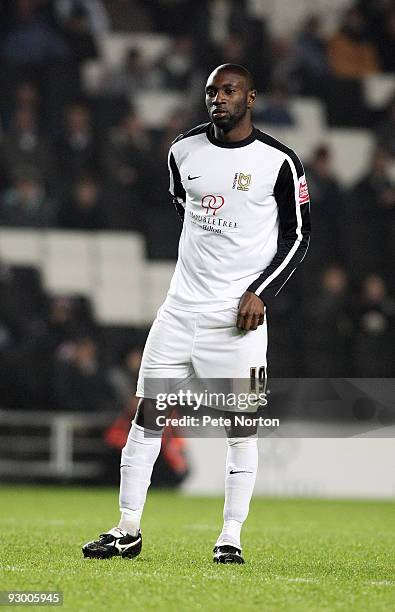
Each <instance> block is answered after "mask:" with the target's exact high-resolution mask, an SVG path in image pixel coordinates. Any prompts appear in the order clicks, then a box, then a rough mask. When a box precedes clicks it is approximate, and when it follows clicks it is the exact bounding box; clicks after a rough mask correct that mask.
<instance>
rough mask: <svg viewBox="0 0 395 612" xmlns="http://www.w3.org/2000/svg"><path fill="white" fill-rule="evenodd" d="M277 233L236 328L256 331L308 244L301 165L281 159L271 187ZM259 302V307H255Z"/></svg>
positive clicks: (307, 205)
mask: <svg viewBox="0 0 395 612" xmlns="http://www.w3.org/2000/svg"><path fill="white" fill-rule="evenodd" d="M274 196H275V198H276V202H277V206H278V215H279V223H280V234H279V240H278V244H277V252H276V254H275V255H274V257H273V259H272V261H271V262H270V264H269V265H268V266H267V267H266V268H265V270H263V272H262V274H260V275H259V277H258V278H257V279H256V280H255V281H254V282H253V283H251V285H250V286H249V287H248V289H247V291H246V292H245V293H244V295H243V296H242V298H241V300H240V305H239V316H238V319H237V327H239V329H246V330H248V329H256V327H257V326H258V325H261V323H263V316H262V313H263V312H264V306H265V305H267V304H269V305H270V303H271V301H272V300H273V298H274V297H275V296H276V295H277V294H278V293H279V292H280V291H281V289H282V288H283V287H284V285H285V283H286V282H287V280H288V279H289V278H290V277H291V276H292V274H293V273H294V272H295V270H296V268H297V266H298V265H299V264H300V263H301V261H302V260H303V258H304V256H305V255H306V252H307V249H308V246H309V241H310V232H311V226H310V202H309V194H308V189H307V184H306V178H305V175H304V170H303V166H302V163H301V162H300V160H299V159H298V157H297V156H296V155H295V156H293V157H292V158H291V157H290V158H287V159H286V160H284V162H283V164H282V166H281V168H280V170H279V173H278V176H277V180H276V184H275V186H274ZM259 301H260V302H261V305H260V304H259Z"/></svg>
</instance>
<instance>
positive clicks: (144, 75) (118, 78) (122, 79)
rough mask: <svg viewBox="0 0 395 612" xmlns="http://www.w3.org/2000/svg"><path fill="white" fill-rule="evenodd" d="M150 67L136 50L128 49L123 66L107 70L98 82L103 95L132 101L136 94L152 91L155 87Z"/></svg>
mask: <svg viewBox="0 0 395 612" xmlns="http://www.w3.org/2000/svg"><path fill="white" fill-rule="evenodd" d="M155 84H156V83H155V79H154V77H153V74H152V67H151V66H150V64H149V62H148V61H147V60H146V59H145V58H144V57H143V55H142V53H141V51H140V50H139V49H137V48H132V49H129V50H128V52H127V54H126V57H125V59H124V63H123V65H121V66H120V67H119V68H116V67H111V68H110V69H108V70H107V71H106V72H105V73H104V75H103V77H102V80H101V82H100V85H99V89H100V92H101V93H103V94H104V95H109V96H125V97H127V98H128V99H130V98H131V99H133V98H134V97H135V96H136V94H137V93H139V92H142V91H145V90H147V89H152V87H153V86H154V85H155Z"/></svg>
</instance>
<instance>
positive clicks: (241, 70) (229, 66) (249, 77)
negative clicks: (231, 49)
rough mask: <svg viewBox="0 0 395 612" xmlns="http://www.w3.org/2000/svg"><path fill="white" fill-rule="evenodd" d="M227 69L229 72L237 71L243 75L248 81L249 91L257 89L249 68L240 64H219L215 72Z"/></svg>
mask: <svg viewBox="0 0 395 612" xmlns="http://www.w3.org/2000/svg"><path fill="white" fill-rule="evenodd" d="M225 70H226V71H228V72H235V73H236V74H238V75H240V76H241V77H243V78H244V79H245V81H246V84H247V88H248V91H252V90H255V85H254V79H253V77H252V74H251V72H250V71H249V70H247V68H245V67H244V66H241V65H240V64H221V65H220V66H217V68H215V69H214V71H213V72H220V71H221V72H222V71H225Z"/></svg>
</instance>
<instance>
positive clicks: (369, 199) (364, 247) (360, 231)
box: [347, 147, 395, 278]
mask: <svg viewBox="0 0 395 612" xmlns="http://www.w3.org/2000/svg"><path fill="white" fill-rule="evenodd" d="M390 166H391V157H390V156H389V154H388V151H386V150H385V149H383V148H380V147H379V148H377V149H376V151H375V152H374V154H373V157H372V161H371V165H370V168H369V170H368V172H367V174H366V175H365V176H364V177H363V178H362V179H361V180H360V181H359V182H358V183H357V185H356V186H355V188H354V189H353V191H352V194H351V202H350V207H349V211H348V224H349V226H350V227H353V231H352V232H351V233H350V235H349V238H348V241H347V244H348V248H349V249H350V258H351V262H352V265H353V268H354V270H355V273H356V276H357V278H358V277H359V278H362V276H364V275H365V274H366V272H374V271H378V270H380V271H382V273H384V274H385V275H387V276H388V278H389V277H390V276H392V262H393V256H394V246H393V239H394V237H395V183H394V180H393V178H392V177H391V173H390Z"/></svg>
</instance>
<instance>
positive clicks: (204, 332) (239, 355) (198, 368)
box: [136, 303, 267, 399]
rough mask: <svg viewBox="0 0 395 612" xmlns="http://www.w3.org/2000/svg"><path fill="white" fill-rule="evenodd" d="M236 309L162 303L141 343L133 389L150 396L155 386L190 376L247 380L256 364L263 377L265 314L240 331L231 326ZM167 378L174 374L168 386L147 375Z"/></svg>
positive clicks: (182, 382) (184, 381)
mask: <svg viewBox="0 0 395 612" xmlns="http://www.w3.org/2000/svg"><path fill="white" fill-rule="evenodd" d="M237 313H238V308H237V307H230V308H227V309H225V310H221V311H217V312H210V313H207V312H190V311H185V310H177V309H175V308H174V307H173V306H172V307H171V308H170V307H168V306H167V305H166V303H165V304H163V305H162V306H161V307H160V308H159V310H158V313H157V316H156V318H155V321H154V322H153V324H152V327H151V330H150V333H149V335H148V338H147V342H146V345H145V348H144V353H143V357H142V361H141V366H140V372H139V378H138V382H137V392H136V395H137V396H138V397H146V398H150V399H155V398H156V395H157V389H160V391H163V390H166V392H171V391H175V390H177V389H179V388H185V387H188V388H189V386H190V384H191V381H193V379H195V380H196V379H197V380H199V382H200V381H202V380H205V381H206V380H207V379H227V380H229V379H238V380H245V381H250V380H251V377H252V376H254V377H255V376H258V372H262V370H264V372H265V378H266V350H267V325H266V317H265V321H264V323H263V324H262V325H260V326H259V327H258V328H257V329H256V330H253V331H251V330H250V331H247V332H246V331H243V330H239V329H237V327H236V322H237ZM169 379H176V381H174V388H173V389H171V388H169V387H168V386H166V385H165V387H162V386H161V385H160V384H159V386H155V385H154V386H153V385H152V381H153V380H155V381H158V382H162V381H167V383H169ZM170 384H171V381H170ZM154 389H155V392H153V390H154Z"/></svg>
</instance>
